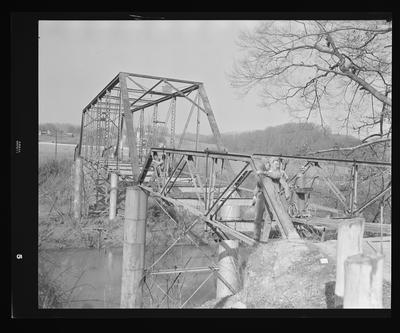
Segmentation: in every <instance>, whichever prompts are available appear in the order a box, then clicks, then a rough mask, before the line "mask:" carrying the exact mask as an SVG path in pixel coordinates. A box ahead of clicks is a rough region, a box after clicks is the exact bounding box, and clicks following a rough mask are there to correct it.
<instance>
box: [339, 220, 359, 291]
mask: <svg viewBox="0 0 400 333" xmlns="http://www.w3.org/2000/svg"><path fill="white" fill-rule="evenodd" d="M364 223H365V220H364V218H362V217H357V218H352V219H343V220H341V221H340V222H339V226H338V235H337V244H336V247H337V248H336V285H335V294H336V296H339V297H343V295H344V262H345V260H346V259H347V258H348V257H350V256H352V255H355V254H360V253H362V240H363V234H364Z"/></svg>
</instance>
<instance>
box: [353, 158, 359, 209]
mask: <svg viewBox="0 0 400 333" xmlns="http://www.w3.org/2000/svg"><path fill="white" fill-rule="evenodd" d="M357 181H358V165H357V164H355V165H354V183H353V209H354V210H356V209H357ZM352 212H353V211H352Z"/></svg>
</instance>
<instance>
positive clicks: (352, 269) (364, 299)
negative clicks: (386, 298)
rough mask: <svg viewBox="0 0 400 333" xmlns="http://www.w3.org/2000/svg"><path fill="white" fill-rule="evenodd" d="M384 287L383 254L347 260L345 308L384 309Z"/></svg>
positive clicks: (359, 255) (354, 257) (355, 256)
mask: <svg viewBox="0 0 400 333" xmlns="http://www.w3.org/2000/svg"><path fill="white" fill-rule="evenodd" d="M382 287H383V255H382V254H378V253H376V254H372V255H363V254H357V255H354V256H350V257H348V258H347V259H346V260H345V283H344V297H343V308H346V309H350V308H363V309H370V308H378V309H379V308H382V307H383V304H382Z"/></svg>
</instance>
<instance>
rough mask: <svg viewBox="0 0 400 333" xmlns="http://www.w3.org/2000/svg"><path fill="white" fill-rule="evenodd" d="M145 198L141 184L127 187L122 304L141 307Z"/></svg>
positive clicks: (125, 306)
mask: <svg viewBox="0 0 400 333" xmlns="http://www.w3.org/2000/svg"><path fill="white" fill-rule="evenodd" d="M147 201H148V195H147V194H146V193H145V192H144V191H143V190H142V189H141V188H140V187H138V186H132V187H128V188H127V189H126V199H125V221H124V244H123V255H122V285H121V304H120V307H121V308H141V307H142V291H143V284H142V279H143V273H144V255H145V253H144V252H145V241H146V218H147Z"/></svg>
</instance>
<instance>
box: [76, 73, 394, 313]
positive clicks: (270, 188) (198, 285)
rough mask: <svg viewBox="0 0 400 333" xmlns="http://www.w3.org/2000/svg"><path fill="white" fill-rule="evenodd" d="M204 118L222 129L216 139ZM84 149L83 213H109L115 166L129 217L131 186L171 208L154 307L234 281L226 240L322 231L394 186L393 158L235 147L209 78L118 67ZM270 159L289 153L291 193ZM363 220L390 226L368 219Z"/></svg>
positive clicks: (151, 287)
mask: <svg viewBox="0 0 400 333" xmlns="http://www.w3.org/2000/svg"><path fill="white" fill-rule="evenodd" d="M201 124H202V125H203V127H202V128H201ZM179 126H180V128H179ZM205 127H206V130H208V131H209V133H212V136H213V138H214V141H213V142H212V143H208V144H206V145H205V144H204V142H202V140H201V131H200V129H204V128H205ZM178 133H179V135H178ZM75 157H80V158H81V159H82V160H83V161H84V163H83V165H84V184H85V186H84V189H85V196H84V198H85V200H84V207H85V209H84V210H83V211H84V214H86V215H95V214H98V215H101V214H102V213H104V212H105V211H107V209H108V204H107V202H108V199H109V197H108V193H109V188H110V174H111V173H117V174H118V176H119V184H118V190H119V192H118V208H117V209H118V213H119V216H123V209H124V195H125V192H124V188H125V187H126V186H130V185H137V186H140V187H141V188H142V190H143V191H145V192H146V193H148V194H149V195H150V196H151V197H152V200H153V203H154V205H155V206H157V207H158V209H159V212H162V214H164V215H163V216H164V218H163V219H162V218H159V219H157V218H155V219H153V220H151V219H150V220H151V221H149V222H148V223H147V234H148V236H147V238H148V239H146V269H145V278H144V279H143V283H144V290H145V295H144V298H145V306H149V307H181V308H182V307H190V306H197V305H198V304H199V302H200V301H204V299H202V297H203V298H204V297H206V299H207V297H209V296H210V295H208V294H207V292H205V291H210V290H212V289H213V286H214V282H215V278H217V279H219V280H220V281H222V282H223V283H224V284H225V285H226V286H227V288H229V289H233V288H232V287H231V286H230V285H229V283H228V282H227V281H224V279H223V277H222V276H221V275H219V273H218V265H217V255H216V253H215V251H216V244H218V243H219V241H220V240H227V239H237V240H239V241H240V243H241V244H242V245H243V246H244V247H246V246H254V245H256V244H257V243H258V242H263V241H268V238H271V237H281V238H288V239H292V238H299V237H317V238H323V237H324V235H325V232H326V231H327V230H331V229H335V228H336V227H337V223H338V222H337V219H340V218H346V217H352V216H359V215H360V214H363V213H365V212H368V210H369V209H371V210H372V209H373V210H376V205H378V204H379V202H383V201H385V200H388V199H390V196H391V164H390V163H386V162H371V161H357V160H343V159H329V158H311V157H307V156H306V157H304V156H282V155H273V154H250V155H244V154H232V153H228V152H227V150H226V149H225V147H224V145H223V142H222V139H221V135H220V132H219V129H218V126H217V122H216V120H215V117H214V113H213V110H212V108H211V105H210V102H209V99H208V97H207V94H206V91H205V88H204V85H203V83H201V82H194V81H185V80H178V79H171V78H165V77H155V76H149V75H139V74H131V73H119V74H118V75H117V76H116V77H115V78H114V79H113V80H112V81H111V82H110V83H109V84H108V85H107V86H106V87H105V88H104V89H103V90H102V91H101V92H100V93H99V94H98V95H97V96H96V97H95V98H94V99H93V100H92V101H91V102H90V103H89V104H88V105H87V106H86V107H85V108H84V109H83V112H82V121H81V138H80V142H79V144H78V145H77V148H76V151H75ZM265 157H266V158H270V157H277V158H279V159H281V160H282V161H283V162H284V165H285V171H286V173H287V175H288V176H289V179H288V184H289V188H290V192H291V195H290V198H289V199H287V198H286V197H285V196H284V194H283V193H282V191H281V190H280V188H279V186H277V184H276V183H275V182H274V181H273V180H271V179H270V178H268V177H264V176H259V175H258V174H257V170H260V169H261V168H262V159H263V158H265ZM366 180H368V184H369V187H368V186H367V181H366ZM375 180H376V181H378V182H379V186H371V181H375ZM256 185H258V188H259V191H258V192H255V188H256ZM367 187H368V188H367ZM374 205H375V206H374ZM153 213H154V212H153ZM157 216H159V215H157ZM335 220H336V221H335ZM371 222H372V221H371ZM365 229H366V231H370V232H375V233H376V232H379V231H380V226H379V224H377V223H370V222H368V220H367V223H366V225H365ZM383 232H384V233H386V234H390V233H391V228H390V224H385V225H383ZM188 246H190V247H188ZM189 248H190V250H187V249H189ZM239 269H240V267H239V266H238V270H239ZM212 277H214V279H212ZM200 295H202V296H200ZM207 295H208V296H207Z"/></svg>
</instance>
